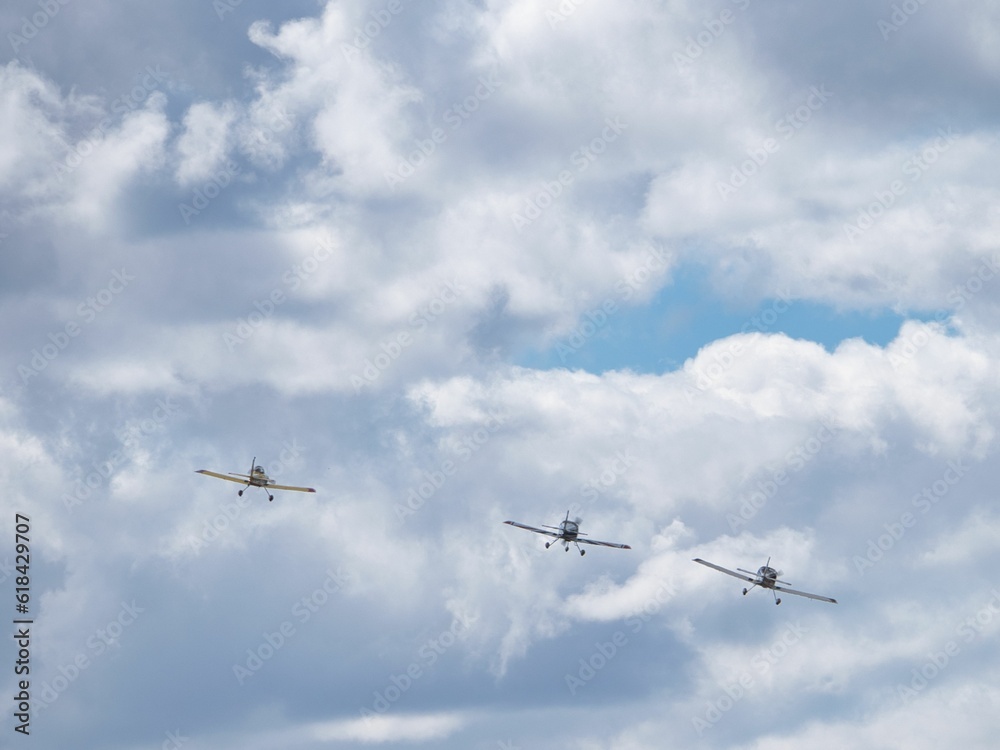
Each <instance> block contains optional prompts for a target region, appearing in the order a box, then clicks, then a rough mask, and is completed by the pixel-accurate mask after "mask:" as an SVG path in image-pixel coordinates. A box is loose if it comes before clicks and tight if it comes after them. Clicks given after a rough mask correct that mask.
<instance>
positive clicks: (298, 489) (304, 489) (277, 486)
mask: <svg viewBox="0 0 1000 750" xmlns="http://www.w3.org/2000/svg"><path fill="white" fill-rule="evenodd" d="M267 489H269V490H292V491H293V492H315V491H316V490H314V489H313V488H312V487H290V486H289V485H287V484H269V485H267Z"/></svg>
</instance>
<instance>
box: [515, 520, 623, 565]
mask: <svg viewBox="0 0 1000 750" xmlns="http://www.w3.org/2000/svg"><path fill="white" fill-rule="evenodd" d="M580 522H581V519H579V518H576V519H574V520H572V521H570V520H569V511H566V518H565V519H564V520H563V521H561V522H560V523H559V525H558V526H545V527H544V528H541V529H537V528H535V527H534V526H527V525H526V524H523V523H518V522H517V521H504V523H506V524H510V525H511V526H517V528H519V529H527V530H528V531H534V532H535V533H536V534H545V535H546V536H554V537H555V542H562V544H563V549H564V550H565V551H566V552H569V545H570V542H572V543H573V544H575V545H576V548H577V549H578V550H580V555H581V556H582V555H585V554H586V550H582V549H580V544H579V543H580V542H583V543H584V544H596V545H597V546H599V547H616V548H618V549H632V548H631V547H629V546H628V545H627V544H617V543H615V542H599V541H597V540H596V539H581V538H580V537H582V536H586V534H584V533H582V532H581V531H580ZM543 526H544V524H543ZM546 529H553V531H546ZM555 542H546V543H545V549H548V548H549V547H550V546H551V545H552V544H555Z"/></svg>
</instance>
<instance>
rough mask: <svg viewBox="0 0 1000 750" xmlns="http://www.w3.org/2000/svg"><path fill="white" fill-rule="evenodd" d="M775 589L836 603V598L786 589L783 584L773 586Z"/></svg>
mask: <svg viewBox="0 0 1000 750" xmlns="http://www.w3.org/2000/svg"><path fill="white" fill-rule="evenodd" d="M774 590H775V591H784V592H785V593H786V594H795V595H796V596H804V597H806V599H817V600H818V601H821V602H830V604H836V603H837V600H836V599H831V598H830V597H828V596H820V595H819V594H807V593H806V592H805V591H796V590H795V589H788V588H785V587H784V586H775V587H774Z"/></svg>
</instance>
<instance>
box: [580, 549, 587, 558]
mask: <svg viewBox="0 0 1000 750" xmlns="http://www.w3.org/2000/svg"><path fill="white" fill-rule="evenodd" d="M586 554H587V550H585V549H582V550H580V557H583V556H584V555H586Z"/></svg>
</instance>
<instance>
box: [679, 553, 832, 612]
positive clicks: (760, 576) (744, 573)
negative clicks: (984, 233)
mask: <svg viewBox="0 0 1000 750" xmlns="http://www.w3.org/2000/svg"><path fill="white" fill-rule="evenodd" d="M694 562H696V563H701V564H702V565H705V566H707V567H709V568H714V569H715V570H718V571H719V572H720V573H725V574H726V575H730V576H733V577H734V578H739V579H741V580H743V581H747V582H749V583H752V584H753V586H751V587H750V588H749V589H746V588H745V589H743V596H746V595H747V591H749V590H750V589H752V588H754V587H756V586H760V587H761V588H762V589H770V590H771V596H773V597H774V603H775V604H781V598H780V597H779V596H777V595H776V594H775V593H774V592H775V591H783V592H784V593H786V594H795V595H796V596H804V597H806V598H807V599H816V600H817V601H821V602H830V603H831V604H836V603H837V600H836V599H831V598H830V597H828V596H820V595H819V594H809V593H806V592H805V591H796V590H795V589H790V588H785V587H786V586H790V585H791V584H789V583H788V582H787V581H779V580H778V576H780V575H781V571H780V570H775V569H774V568H772V567H771V558H770V557H769V558H767V562H766V563H765V564H764V565H761V566H760V567H759V568H758V569H757V572H756V573H751V572H750V571H749V570H743V568H737V569H736V570H729V569H728V568H723V567H722V566H721V565H716V564H715V563H710V562H708V561H707V560H702V559H701V558H700V557H696V558H694ZM737 571H739V572H737ZM779 583H780V584H782V585H781V586H779V585H778V584H779Z"/></svg>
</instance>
